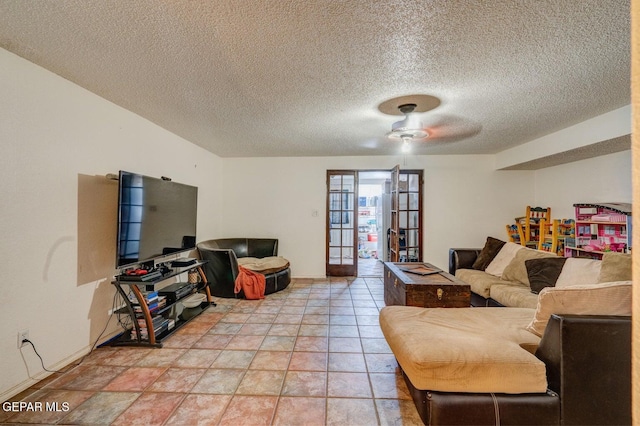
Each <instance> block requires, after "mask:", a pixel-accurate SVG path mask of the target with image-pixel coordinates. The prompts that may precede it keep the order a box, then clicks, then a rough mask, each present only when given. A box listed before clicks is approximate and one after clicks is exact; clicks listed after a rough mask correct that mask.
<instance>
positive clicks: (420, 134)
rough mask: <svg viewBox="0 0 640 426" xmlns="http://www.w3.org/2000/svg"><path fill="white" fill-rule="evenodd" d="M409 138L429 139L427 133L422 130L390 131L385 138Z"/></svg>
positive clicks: (402, 129) (399, 129)
mask: <svg viewBox="0 0 640 426" xmlns="http://www.w3.org/2000/svg"><path fill="white" fill-rule="evenodd" d="M405 135H407V136H410V137H411V139H426V138H428V137H429V132H427V131H426V130H424V129H404V128H398V129H392V130H391V132H389V133H388V134H387V136H388V137H389V138H391V139H402V137H403V136H405Z"/></svg>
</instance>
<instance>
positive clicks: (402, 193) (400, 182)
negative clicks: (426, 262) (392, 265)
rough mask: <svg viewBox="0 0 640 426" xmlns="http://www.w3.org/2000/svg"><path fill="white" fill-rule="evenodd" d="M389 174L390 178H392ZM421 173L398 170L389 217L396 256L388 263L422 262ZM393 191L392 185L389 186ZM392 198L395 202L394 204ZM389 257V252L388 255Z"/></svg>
mask: <svg viewBox="0 0 640 426" xmlns="http://www.w3.org/2000/svg"><path fill="white" fill-rule="evenodd" d="M395 170H396V169H395V168H394V172H392V175H393V174H395ZM422 172H423V171H422V170H398V171H397V182H396V184H397V185H396V193H395V194H392V198H391V205H392V207H391V215H392V217H393V214H394V202H395V214H396V221H395V222H394V221H393V220H392V221H391V223H392V226H397V228H396V236H397V241H395V242H394V243H395V244H396V252H395V255H396V257H395V259H396V260H391V261H392V262H422V189H423V183H424V182H423V174H422ZM391 185H392V187H393V182H392V183H391ZM394 198H395V201H394ZM392 254H393V252H392Z"/></svg>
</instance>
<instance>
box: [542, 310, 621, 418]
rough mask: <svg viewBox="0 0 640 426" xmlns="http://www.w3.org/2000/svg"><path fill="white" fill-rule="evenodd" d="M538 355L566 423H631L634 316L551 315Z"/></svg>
mask: <svg viewBox="0 0 640 426" xmlns="http://www.w3.org/2000/svg"><path fill="white" fill-rule="evenodd" d="M536 356H537V357H538V358H539V359H540V360H542V361H543V362H544V363H545V364H546V366H547V381H548V384H549V388H550V389H551V390H552V391H554V392H556V393H558V394H559V395H560V400H561V401H562V403H561V419H562V424H564V425H569V424H572V425H577V424H599V425H613V424H631V317H624V316H596V315H593V316H586V315H552V316H551V318H550V319H549V323H548V325H547V327H546V329H545V332H544V335H543V336H542V340H541V341H540V346H539V347H538V350H537V351H536Z"/></svg>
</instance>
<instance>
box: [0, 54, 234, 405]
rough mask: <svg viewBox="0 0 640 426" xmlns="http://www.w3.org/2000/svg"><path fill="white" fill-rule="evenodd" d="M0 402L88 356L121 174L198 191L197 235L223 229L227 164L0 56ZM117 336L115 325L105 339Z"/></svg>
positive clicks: (109, 269) (103, 310) (105, 286)
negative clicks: (45, 371)
mask: <svg viewBox="0 0 640 426" xmlns="http://www.w3.org/2000/svg"><path fill="white" fill-rule="evenodd" d="M0 73H1V76H0V99H2V102H1V103H0V117H2V119H1V126H0V140H1V141H2V160H1V161H2V167H0V194H2V208H1V213H0V218H1V220H0V235H2V237H3V238H2V243H1V244H0V258H1V259H2V262H1V263H0V270H1V271H2V275H1V276H2V282H1V283H0V288H1V289H2V302H3V303H2V309H0V354H1V355H0V400H2V401H4V400H5V399H6V398H7V397H8V396H10V395H12V394H15V393H17V392H18V391H20V390H22V388H24V387H26V386H27V385H29V384H30V383H31V382H32V381H33V380H35V379H37V378H41V377H42V374H41V373H42V370H41V367H40V362H39V360H38V359H37V358H36V356H35V355H34V353H33V350H32V349H31V348H30V347H29V346H27V347H25V348H23V349H22V350H18V349H17V333H18V331H20V330H25V329H28V330H29V333H30V334H29V336H30V340H32V341H33V343H34V344H35V345H36V347H37V349H38V352H39V353H40V354H41V355H42V357H43V358H44V361H45V365H46V366H47V367H48V368H49V369H55V368H59V367H61V366H63V365H66V364H68V363H69V362H70V361H72V360H74V359H75V358H77V357H78V356H79V355H81V354H83V353H84V352H85V351H87V350H88V348H89V347H90V346H91V344H93V342H94V340H95V339H96V338H97V337H98V335H99V333H100V331H101V330H102V328H103V327H104V326H105V323H106V321H107V319H108V318H107V311H108V309H109V308H111V302H112V295H113V293H114V288H113V286H112V285H111V284H110V281H111V279H112V277H113V275H114V273H115V270H114V269H113V265H114V262H115V219H116V216H115V209H116V203H117V198H115V197H116V196H117V193H116V188H117V187H116V183H115V182H114V181H108V180H106V179H105V178H104V177H103V176H104V175H105V174H107V173H117V172H118V170H119V169H124V170H130V171H134V172H138V173H143V174H147V175H151V176H161V175H164V176H170V177H172V178H173V180H174V181H176V182H182V183H187V184H191V185H195V186H198V187H199V195H200V196H199V222H198V238H200V239H204V238H210V237H211V236H212V235H216V234H217V233H218V232H219V231H218V229H219V227H220V222H219V220H217V218H216V216H215V213H213V212H215V209H216V208H218V207H219V205H220V202H219V200H220V192H221V190H220V188H221V180H220V176H221V169H222V168H221V166H222V161H221V159H220V158H218V157H216V156H215V155H213V154H211V153H208V152H206V151H204V150H203V149H200V148H198V147H196V146H195V145H193V144H191V143H189V142H187V141H185V140H183V139H181V138H179V137H177V136H175V135H173V134H171V133H169V132H167V131H166V130H163V129H161V128H159V127H158V126H156V125H154V124H153V123H150V122H149V121H147V120H144V119H142V118H141V117H139V116H137V115H135V114H132V113H131V112H129V111H126V110H124V109H122V108H120V107H118V106H116V105H114V104H112V103H110V102H108V101H106V100H104V99H102V98H100V97H98V96H96V95H94V94H92V93H89V92H87V91H86V90H84V89H81V88H80V87H78V86H76V85H74V84H72V83H70V82H68V81H66V80H64V79H62V78H60V77H58V76H57V75H55V74H52V73H50V72H48V71H46V70H44V69H42V68H40V67H37V66H36V65H34V64H32V63H30V62H27V61H25V60H23V59H21V58H19V57H17V56H15V55H13V54H11V53H9V52H7V51H5V50H2V49H0ZM116 330H117V327H116V325H115V321H114V320H111V323H110V327H109V329H108V330H107V333H106V334H107V335H110V334H113V332H114V331H116Z"/></svg>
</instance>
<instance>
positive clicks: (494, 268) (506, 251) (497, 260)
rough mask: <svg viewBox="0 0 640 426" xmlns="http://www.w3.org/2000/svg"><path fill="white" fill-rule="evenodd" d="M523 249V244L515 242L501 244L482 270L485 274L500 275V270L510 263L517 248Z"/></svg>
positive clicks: (502, 270)
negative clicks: (494, 255)
mask: <svg viewBox="0 0 640 426" xmlns="http://www.w3.org/2000/svg"><path fill="white" fill-rule="evenodd" d="M522 249H524V247H523V246H521V245H520V244H516V243H511V242H509V243H505V245H503V246H502V248H501V249H500V251H499V252H498V254H496V257H494V258H493V260H492V261H491V262H490V263H489V264H488V265H487V267H486V269H485V270H484V271H485V272H486V273H487V274H490V275H494V276H496V277H501V276H502V272H504V268H506V267H507V265H509V263H511V261H512V260H513V258H514V257H515V256H516V253H517V252H518V250H522Z"/></svg>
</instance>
